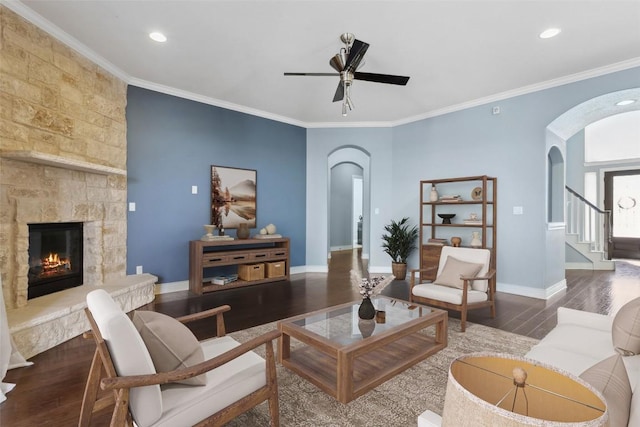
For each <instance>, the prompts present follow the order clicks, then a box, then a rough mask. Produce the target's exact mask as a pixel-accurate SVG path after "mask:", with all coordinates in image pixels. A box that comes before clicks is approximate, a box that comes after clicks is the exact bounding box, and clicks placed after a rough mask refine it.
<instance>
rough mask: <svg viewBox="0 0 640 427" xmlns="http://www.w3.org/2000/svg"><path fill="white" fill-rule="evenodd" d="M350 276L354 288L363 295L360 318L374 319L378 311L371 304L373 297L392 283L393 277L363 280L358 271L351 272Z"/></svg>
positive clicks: (359, 312) (359, 311)
mask: <svg viewBox="0 0 640 427" xmlns="http://www.w3.org/2000/svg"><path fill="white" fill-rule="evenodd" d="M350 276H351V284H352V286H353V287H354V288H355V289H357V290H358V293H359V294H360V295H362V303H361V304H360V308H359V309H358V317H360V318H361V319H373V318H374V317H375V316H376V309H375V307H374V306H373V303H372V302H371V297H372V296H374V295H378V294H379V293H380V292H381V291H382V290H383V289H384V288H385V287H386V286H387V285H388V284H389V283H391V282H392V281H393V276H387V277H384V276H379V277H372V278H362V277H361V276H360V274H359V273H358V272H357V271H356V270H351V273H350Z"/></svg>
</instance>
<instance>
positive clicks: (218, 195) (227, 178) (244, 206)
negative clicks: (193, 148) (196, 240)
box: [211, 166, 257, 228]
mask: <svg viewBox="0 0 640 427" xmlns="http://www.w3.org/2000/svg"><path fill="white" fill-rule="evenodd" d="M256 181H257V178H256V171H255V170H253V169H239V168H229V167H224V166H211V224H213V225H215V226H216V227H219V226H220V225H222V227H223V228H238V225H239V224H241V223H243V222H246V223H247V224H248V226H249V228H255V227H256V196H257V186H256Z"/></svg>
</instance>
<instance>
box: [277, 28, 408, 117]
mask: <svg viewBox="0 0 640 427" xmlns="http://www.w3.org/2000/svg"><path fill="white" fill-rule="evenodd" d="M340 40H341V41H342V43H344V46H345V47H343V48H341V49H340V52H339V53H337V54H336V55H334V56H333V57H331V58H330V59H329V65H331V67H332V68H333V69H334V70H336V71H337V72H338V74H334V73H284V75H285V76H340V82H339V83H338V87H337V89H336V93H335V95H334V96H333V102H337V101H342V115H343V116H346V115H347V111H351V110H352V109H353V108H354V104H353V101H352V100H351V85H352V83H353V81H354V80H366V81H370V82H374V83H387V84H394V85H401V86H405V85H406V84H407V82H408V81H409V77H405V76H394V75H389V74H376V73H362V72H358V71H357V69H358V68H359V67H360V66H361V65H363V64H364V60H363V59H364V54H365V53H366V52H367V49H369V44H368V43H365V42H363V41H360V40H357V39H356V38H355V36H354V35H353V34H351V33H343V34H342V35H341V36H340Z"/></svg>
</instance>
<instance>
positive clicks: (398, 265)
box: [391, 262, 407, 280]
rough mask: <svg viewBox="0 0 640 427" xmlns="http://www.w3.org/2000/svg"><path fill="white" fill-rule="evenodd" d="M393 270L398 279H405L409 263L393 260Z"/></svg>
mask: <svg viewBox="0 0 640 427" xmlns="http://www.w3.org/2000/svg"><path fill="white" fill-rule="evenodd" d="M391 272H392V273H393V275H394V277H395V278H396V280H404V278H405V277H407V264H405V263H403V262H392V263H391Z"/></svg>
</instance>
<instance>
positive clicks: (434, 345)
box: [278, 309, 447, 403]
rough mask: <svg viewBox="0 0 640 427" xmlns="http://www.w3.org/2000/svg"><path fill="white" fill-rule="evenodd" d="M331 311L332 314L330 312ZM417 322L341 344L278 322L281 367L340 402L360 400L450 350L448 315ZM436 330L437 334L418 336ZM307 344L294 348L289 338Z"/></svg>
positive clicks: (436, 312)
mask: <svg viewBox="0 0 640 427" xmlns="http://www.w3.org/2000/svg"><path fill="white" fill-rule="evenodd" d="M328 310H330V309H328ZM431 311H433V313H432V314H430V315H429V316H425V317H422V318H418V319H414V320H412V321H411V322H408V323H407V324H404V325H399V326H397V327H395V328H394V329H395V330H390V331H388V332H385V333H383V334H381V335H379V336H376V335H373V336H371V337H368V338H364V339H362V340H360V341H359V342H357V343H354V344H350V345H343V346H341V345H339V344H337V343H333V342H331V341H329V340H327V339H325V338H323V337H320V336H318V335H316V334H313V333H312V332H309V331H307V330H305V329H303V328H300V327H297V326H296V325H294V324H293V323H292V322H291V320H293V319H299V318H301V317H302V318H304V317H305V316H307V315H305V316H299V317H297V318H293V319H288V320H285V321H282V322H280V323H279V325H278V326H279V329H280V331H281V332H282V336H281V337H280V341H279V352H278V360H279V362H280V363H281V364H282V365H283V366H285V367H287V368H289V369H291V370H292V371H293V372H295V373H297V374H298V375H300V376H301V377H303V378H305V379H307V380H308V381H310V382H311V383H313V384H315V385H316V386H318V387H319V388H320V389H322V390H323V391H324V392H325V393H327V394H329V395H330V396H333V397H334V398H336V399H337V400H338V401H340V402H342V403H348V402H350V401H352V400H353V399H355V398H357V397H359V396H362V395H363V394H365V393H367V392H368V391H370V390H372V389H373V388H375V387H377V386H378V385H380V384H382V383H383V382H385V381H387V380H388V379H390V378H392V377H394V376H395V375H398V374H399V373H401V372H402V371H404V370H405V369H407V368H409V367H411V366H413V365H415V364H416V363H418V362H420V361H422V360H424V359H426V358H427V357H429V356H431V355H432V354H434V353H436V352H438V351H440V350H442V349H443V348H445V347H446V346H447V313H446V312H445V311H441V310H433V309H431ZM432 325H435V334H434V335H433V336H429V335H427V334H426V333H421V332H419V331H421V330H423V329H425V328H427V327H428V326H432ZM292 338H294V339H296V340H298V341H301V342H302V343H304V344H306V345H304V346H300V347H299V348H296V349H291V339H292Z"/></svg>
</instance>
